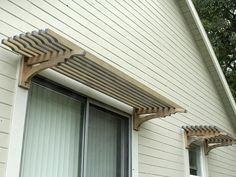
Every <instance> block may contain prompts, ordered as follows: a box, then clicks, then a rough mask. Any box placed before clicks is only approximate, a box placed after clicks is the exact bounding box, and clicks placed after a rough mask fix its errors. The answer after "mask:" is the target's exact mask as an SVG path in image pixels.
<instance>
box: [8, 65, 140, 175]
mask: <svg viewBox="0 0 236 177" xmlns="http://www.w3.org/2000/svg"><path fill="white" fill-rule="evenodd" d="M20 65H21V63H20V61H19V64H18V67H17V70H18V73H20V72H19V70H20ZM42 75H43V76H44V77H46V78H48V79H51V80H52V81H54V82H56V83H60V84H63V85H65V86H66V87H68V88H71V89H73V90H75V91H78V92H80V93H82V94H85V95H89V96H90V97H91V98H93V99H95V100H98V101H101V102H103V103H106V104H109V105H111V106H113V107H115V108H117V109H119V110H121V111H124V112H126V113H129V114H131V115H132V108H131V107H130V106H127V105H125V104H123V103H121V102H119V101H117V100H115V99H113V98H111V97H109V96H106V95H104V94H101V93H100V92H97V91H96V90H94V89H91V88H89V87H87V86H85V85H83V84H80V83H78V82H76V81H74V80H72V79H69V78H67V77H65V76H63V75H61V74H59V73H56V72H54V71H52V70H46V71H44V72H43V73H42ZM18 81H19V74H18V77H17V79H16V88H15V98H14V106H13V110H12V121H11V130H10V141H9V149H8V161H7V168H6V177H12V176H14V177H19V176H20V167H21V155H22V146H23V137H24V123H25V118H26V110H27V99H28V90H26V89H23V88H20V87H18V85H17V83H18ZM131 125H132V124H131ZM131 131H132V133H131V148H132V152H131V153H132V154H131V163H130V164H131V167H130V168H129V169H130V170H132V172H131V174H132V177H138V132H137V131H134V130H133V127H132V129H131Z"/></svg>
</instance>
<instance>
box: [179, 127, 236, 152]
mask: <svg viewBox="0 0 236 177" xmlns="http://www.w3.org/2000/svg"><path fill="white" fill-rule="evenodd" d="M182 128H183V129H184V132H185V144H186V148H187V149H188V148H189V147H191V145H193V144H195V143H199V142H200V143H203V145H204V151H205V154H206V155H208V153H209V152H210V151H211V150H212V149H215V148H217V147H223V146H230V145H233V144H236V137H234V136H232V135H230V134H229V133H227V132H225V131H224V130H222V129H220V128H218V127H216V126H206V125H205V126H202V125H200V126H198V125H196V126H183V127H182Z"/></svg>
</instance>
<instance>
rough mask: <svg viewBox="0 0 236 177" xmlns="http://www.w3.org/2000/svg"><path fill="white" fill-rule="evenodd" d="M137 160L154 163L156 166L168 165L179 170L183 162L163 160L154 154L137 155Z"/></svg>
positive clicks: (182, 166) (182, 167)
mask: <svg viewBox="0 0 236 177" xmlns="http://www.w3.org/2000/svg"><path fill="white" fill-rule="evenodd" d="M139 162H140V163H144V164H150V165H156V166H158V167H162V168H164V167H168V168H170V169H174V170H179V169H184V164H183V163H179V162H171V161H169V160H163V159H160V158H158V157H154V156H147V155H142V154H140V155H139Z"/></svg>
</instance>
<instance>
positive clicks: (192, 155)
mask: <svg viewBox="0 0 236 177" xmlns="http://www.w3.org/2000/svg"><path fill="white" fill-rule="evenodd" d="M201 165H202V164H201V147H200V146H198V145H193V146H191V147H190V149H189V170H190V175H192V176H202V170H201V169H202V167H201Z"/></svg>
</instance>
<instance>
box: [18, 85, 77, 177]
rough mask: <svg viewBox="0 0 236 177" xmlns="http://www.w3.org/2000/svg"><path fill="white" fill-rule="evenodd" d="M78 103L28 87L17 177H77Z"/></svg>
mask: <svg viewBox="0 0 236 177" xmlns="http://www.w3.org/2000/svg"><path fill="white" fill-rule="evenodd" d="M81 125H82V103H81V102H80V101H79V100H76V99H74V98H72V97H68V96H66V95H64V94H61V93H59V92H56V91H54V90H52V89H49V88H46V87H43V86H40V85H38V84H32V86H31V91H30V95H29V102H28V112H27V118H26V123H25V141H24V149H23V158H22V168H21V177H67V176H68V177H69V176H70V177H78V174H79V173H80V160H79V159H80V158H79V157H80V156H81V155H80V151H81V132H82V131H81Z"/></svg>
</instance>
